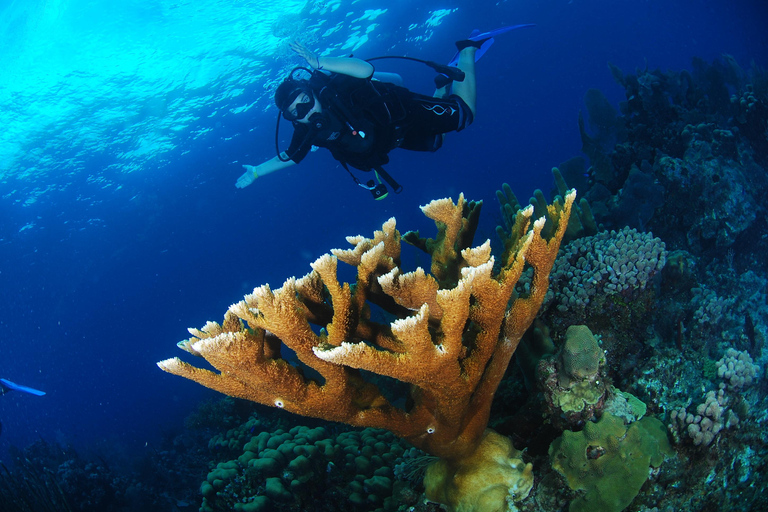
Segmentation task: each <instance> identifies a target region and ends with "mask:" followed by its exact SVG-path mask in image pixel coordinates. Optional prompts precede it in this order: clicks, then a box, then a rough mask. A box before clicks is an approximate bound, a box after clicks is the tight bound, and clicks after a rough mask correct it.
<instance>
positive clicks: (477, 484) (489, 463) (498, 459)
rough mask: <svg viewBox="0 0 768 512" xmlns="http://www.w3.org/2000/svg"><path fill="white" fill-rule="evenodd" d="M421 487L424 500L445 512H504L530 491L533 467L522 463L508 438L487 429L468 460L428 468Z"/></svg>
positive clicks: (446, 462) (445, 462)
mask: <svg viewBox="0 0 768 512" xmlns="http://www.w3.org/2000/svg"><path fill="white" fill-rule="evenodd" d="M424 486H425V487H426V492H425V494H426V496H427V499H428V500H430V501H436V502H439V503H441V504H443V505H445V506H446V507H447V508H448V510H449V512H506V511H508V510H515V508H513V507H514V505H513V503H514V502H518V501H521V500H523V499H525V498H526V497H527V496H528V493H529V492H530V491H531V488H532V487H533V465H531V464H530V463H529V464H526V463H524V462H523V460H522V459H521V452H520V451H518V450H516V449H515V447H514V446H512V441H510V440H509V438H507V437H505V436H502V435H499V434H497V433H496V432H494V431H493V430H490V429H487V430H486V431H485V433H484V434H483V438H482V440H481V441H480V446H479V447H478V449H477V450H476V451H475V452H474V453H473V454H472V455H471V456H470V457H468V458H466V459H462V460H461V462H460V463H453V464H452V463H451V462H449V461H448V460H447V459H440V460H438V461H437V462H434V463H432V464H430V465H429V467H427V473H426V476H425V477H424Z"/></svg>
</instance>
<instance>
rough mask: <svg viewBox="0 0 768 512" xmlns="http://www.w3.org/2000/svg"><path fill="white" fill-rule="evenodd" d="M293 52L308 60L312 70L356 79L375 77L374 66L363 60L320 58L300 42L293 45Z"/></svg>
mask: <svg viewBox="0 0 768 512" xmlns="http://www.w3.org/2000/svg"><path fill="white" fill-rule="evenodd" d="M291 50H293V51H295V52H296V53H298V54H299V56H301V57H302V58H303V59H304V60H306V61H307V64H309V66H310V67H311V68H312V69H321V70H323V71H330V72H331V73H339V74H342V75H349V76H352V77H355V78H370V77H371V75H373V65H372V64H371V63H370V62H365V61H364V60H362V59H356V58H354V57H319V56H317V54H315V53H314V52H312V51H311V50H309V48H307V47H306V46H304V45H302V44H301V43H298V42H293V43H291Z"/></svg>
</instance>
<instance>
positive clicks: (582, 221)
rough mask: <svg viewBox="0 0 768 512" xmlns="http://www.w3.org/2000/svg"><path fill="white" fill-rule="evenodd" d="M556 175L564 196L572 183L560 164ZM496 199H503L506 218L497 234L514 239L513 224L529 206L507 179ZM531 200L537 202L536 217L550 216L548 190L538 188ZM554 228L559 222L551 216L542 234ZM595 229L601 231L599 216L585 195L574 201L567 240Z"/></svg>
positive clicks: (558, 189)
mask: <svg viewBox="0 0 768 512" xmlns="http://www.w3.org/2000/svg"><path fill="white" fill-rule="evenodd" d="M552 176H553V177H554V179H555V187H556V188H557V193H558V194H559V196H560V197H565V195H566V194H567V193H568V190H569V188H568V184H567V183H566V182H565V178H563V175H562V173H561V172H560V170H559V169H558V168H557V167H553V168H552ZM496 200H497V201H498V202H499V207H500V209H501V218H502V220H503V222H504V225H503V226H496V235H497V236H498V237H499V238H500V239H501V241H502V242H504V243H505V244H506V243H507V241H508V240H509V239H514V236H513V234H512V232H511V230H512V226H514V224H515V218H516V216H517V212H518V211H520V210H522V209H523V208H525V207H524V206H523V205H522V204H521V203H520V201H518V199H517V196H515V194H514V192H512V188H511V187H510V186H509V185H508V184H506V183H504V184H503V185H502V186H501V190H497V191H496ZM528 203H529V204H530V205H531V206H533V218H534V219H538V218H541V217H545V218H546V217H547V199H546V197H544V192H542V191H541V190H539V189H536V190H534V192H533V197H531V198H530V199H529V201H528ZM554 229H555V226H554V225H553V224H552V222H551V221H550V220H547V223H546V224H545V225H544V229H543V230H542V235H543V236H544V237H545V238H546V237H550V236H552V233H553V231H554ZM595 233H597V222H595V217H594V215H592V210H591V208H590V207H589V203H588V202H587V200H586V199H584V198H583V197H582V198H581V199H579V201H578V203H574V205H573V209H572V211H571V216H570V217H569V219H568V228H567V229H566V231H565V236H563V244H567V243H568V242H570V241H571V240H575V239H577V238H581V237H584V236H591V235H594V234H595Z"/></svg>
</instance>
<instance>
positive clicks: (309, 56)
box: [290, 41, 320, 69]
mask: <svg viewBox="0 0 768 512" xmlns="http://www.w3.org/2000/svg"><path fill="white" fill-rule="evenodd" d="M290 47H291V50H293V51H294V52H296V53H297V54H298V55H299V57H301V58H302V59H304V60H306V61H307V64H309V65H310V66H311V67H312V68H313V69H320V57H318V56H317V55H316V54H315V52H313V51H311V50H310V49H309V48H307V47H306V46H304V45H303V44H301V43H300V42H298V41H294V42H292V43H290Z"/></svg>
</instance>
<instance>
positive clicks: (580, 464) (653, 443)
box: [549, 413, 672, 512]
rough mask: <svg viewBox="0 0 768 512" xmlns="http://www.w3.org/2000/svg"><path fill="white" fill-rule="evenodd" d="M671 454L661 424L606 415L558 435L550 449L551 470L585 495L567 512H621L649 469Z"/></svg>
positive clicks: (646, 475)
mask: <svg viewBox="0 0 768 512" xmlns="http://www.w3.org/2000/svg"><path fill="white" fill-rule="evenodd" d="M671 454H672V449H671V447H670V445H669V441H668V440H667V433H666V429H665V428H664V424H663V423H662V422H661V421H659V420H657V419H656V418H652V417H645V418H643V419H641V420H640V421H636V422H634V423H632V424H631V425H629V426H625V425H624V422H623V421H622V420H621V419H620V418H617V417H615V416H612V415H611V414H608V413H605V414H604V415H603V417H602V418H601V419H600V421H598V422H597V423H594V422H588V423H587V424H586V425H585V427H584V430H582V431H581V432H570V431H566V432H563V435H562V436H561V437H558V438H557V439H555V440H554V441H553V442H552V444H551V445H550V447H549V457H550V459H551V461H552V467H554V468H555V469H556V470H557V471H558V472H560V474H562V475H563V476H564V477H565V480H566V482H568V486H569V487H570V488H571V489H573V490H575V491H584V494H582V495H580V496H579V497H577V498H576V499H575V500H573V501H572V502H571V506H570V508H569V511H570V512H620V511H621V510H624V509H625V508H626V507H627V506H629V504H630V503H631V502H632V500H633V499H634V498H635V496H637V493H638V492H640V488H641V487H642V486H643V484H644V483H645V481H646V480H647V479H648V468H649V467H651V466H652V467H659V466H660V465H661V463H662V462H663V461H664V459H665V457H667V456H669V455H671Z"/></svg>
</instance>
